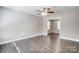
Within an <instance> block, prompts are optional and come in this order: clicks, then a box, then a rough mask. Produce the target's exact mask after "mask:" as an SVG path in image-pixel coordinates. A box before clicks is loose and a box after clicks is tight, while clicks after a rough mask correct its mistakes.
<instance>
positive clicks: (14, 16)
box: [0, 6, 79, 53]
mask: <svg viewBox="0 0 79 59" xmlns="http://www.w3.org/2000/svg"><path fill="white" fill-rule="evenodd" d="M0 53H79V7H78V6H0Z"/></svg>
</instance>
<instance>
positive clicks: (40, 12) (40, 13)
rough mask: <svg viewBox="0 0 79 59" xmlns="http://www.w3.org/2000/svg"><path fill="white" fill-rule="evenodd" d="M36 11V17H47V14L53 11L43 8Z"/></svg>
mask: <svg viewBox="0 0 79 59" xmlns="http://www.w3.org/2000/svg"><path fill="white" fill-rule="evenodd" d="M36 11H38V12H39V13H38V15H43V16H44V15H47V14H52V13H54V11H53V10H52V9H51V8H43V10H36Z"/></svg>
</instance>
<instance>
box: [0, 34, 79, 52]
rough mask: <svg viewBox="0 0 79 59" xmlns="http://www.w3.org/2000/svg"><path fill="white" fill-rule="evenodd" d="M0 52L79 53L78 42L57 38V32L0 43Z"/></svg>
mask: <svg viewBox="0 0 79 59" xmlns="http://www.w3.org/2000/svg"><path fill="white" fill-rule="evenodd" d="M0 52H1V53H18V52H20V53H79V42H74V41H69V40H64V39H60V38H59V34H49V35H48V36H43V35H41V36H37V37H33V38H28V39H22V40H19V41H16V42H14V43H13V42H11V43H8V44H5V45H0Z"/></svg>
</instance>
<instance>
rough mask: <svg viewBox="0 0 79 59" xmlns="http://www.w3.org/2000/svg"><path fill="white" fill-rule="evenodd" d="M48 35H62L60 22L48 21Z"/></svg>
mask: <svg viewBox="0 0 79 59" xmlns="http://www.w3.org/2000/svg"><path fill="white" fill-rule="evenodd" d="M47 25H48V30H47V31H48V34H52V33H57V34H59V33H60V20H59V19H54V20H48V24H47Z"/></svg>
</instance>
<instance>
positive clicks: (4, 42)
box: [0, 34, 43, 44]
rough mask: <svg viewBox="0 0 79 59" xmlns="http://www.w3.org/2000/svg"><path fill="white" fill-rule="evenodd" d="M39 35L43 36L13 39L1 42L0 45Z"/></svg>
mask: <svg viewBox="0 0 79 59" xmlns="http://www.w3.org/2000/svg"><path fill="white" fill-rule="evenodd" d="M39 35H43V34H36V35H31V36H25V37H22V38H18V39H13V40H8V41H3V42H0V44H6V43H10V42H14V41H18V40H23V39H27V38H32V37H35V36H39Z"/></svg>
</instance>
